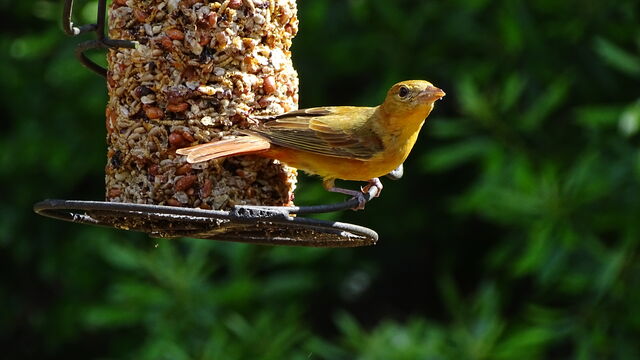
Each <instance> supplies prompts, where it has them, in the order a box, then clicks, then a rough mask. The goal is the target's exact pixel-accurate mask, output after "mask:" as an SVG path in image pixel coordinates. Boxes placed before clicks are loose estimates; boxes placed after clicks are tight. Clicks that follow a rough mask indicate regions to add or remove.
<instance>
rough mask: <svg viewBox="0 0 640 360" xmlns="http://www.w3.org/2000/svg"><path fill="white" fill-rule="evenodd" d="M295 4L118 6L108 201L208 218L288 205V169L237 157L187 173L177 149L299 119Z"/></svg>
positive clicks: (255, 0)
mask: <svg viewBox="0 0 640 360" xmlns="http://www.w3.org/2000/svg"><path fill="white" fill-rule="evenodd" d="M296 13H297V9H296V2H295V0H225V1H197V0H151V1H150V0H114V1H113V2H112V5H111V7H110V9H109V35H110V37H111V38H114V39H126V40H133V41H136V42H137V43H138V44H139V45H138V46H137V47H136V48H135V49H115V50H110V51H109V54H108V63H109V71H108V76H107V83H108V92H109V102H108V105H107V109H106V127H107V144H108V153H107V157H108V160H107V165H106V169H105V174H106V198H107V201H111V202H129V203H140V204H157V205H170V206H183V207H198V208H204V209H228V208H230V207H231V206H233V205H238V204H251V205H291V204H292V201H293V190H294V188H295V184H296V171H295V169H292V168H289V167H287V166H284V165H283V164H281V163H279V162H278V161H276V160H269V159H264V158H260V157H257V156H239V157H232V158H227V159H223V160H212V161H209V162H206V163H200V164H188V163H186V160H185V159H184V157H183V156H179V155H176V153H175V151H176V149H179V148H182V147H187V146H191V145H196V144H199V143H206V142H210V141H215V140H219V139H223V138H227V137H229V136H234V132H235V131H237V130H239V129H246V128H250V127H251V126H254V125H256V124H257V122H258V121H259V120H256V119H255V118H254V117H253V116H252V115H272V114H279V113H283V112H286V111H290V110H295V109H296V108H297V105H298V77H297V73H296V71H295V70H294V68H293V65H292V62H291V52H290V50H289V49H290V47H291V41H292V39H293V37H294V36H295V34H296V33H297V29H298V19H297V16H296Z"/></svg>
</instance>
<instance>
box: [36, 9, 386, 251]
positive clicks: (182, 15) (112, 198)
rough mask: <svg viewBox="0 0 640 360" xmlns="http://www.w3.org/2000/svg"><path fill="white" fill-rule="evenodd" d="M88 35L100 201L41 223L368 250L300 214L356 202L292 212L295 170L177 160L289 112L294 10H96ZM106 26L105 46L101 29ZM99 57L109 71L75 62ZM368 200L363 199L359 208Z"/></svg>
mask: <svg viewBox="0 0 640 360" xmlns="http://www.w3.org/2000/svg"><path fill="white" fill-rule="evenodd" d="M72 8H73V1H72V0H66V1H65V4H64V10H63V25H64V29H65V32H66V33H67V34H69V35H72V36H76V35H80V34H83V33H87V32H95V33H96V34H97V39H96V40H90V41H87V42H84V43H82V44H80V45H79V46H78V48H77V53H76V55H77V57H78V58H79V60H80V61H81V62H82V64H84V65H85V66H86V67H87V68H89V69H91V70H93V71H94V72H96V73H98V74H100V75H101V76H103V77H105V79H106V82H107V89H108V93H109V102H108V104H107V107H106V130H107V145H108V151H107V164H106V167H105V184H106V189H105V198H106V201H71V200H46V201H43V202H41V203H38V204H36V205H35V206H34V210H35V211H36V212H37V213H39V214H41V215H44V216H49V217H53V218H57V219H62V220H67V221H72V222H78V223H84V224H93V225H101V226H108V227H115V228H119V229H125V230H134V231H142V232H146V233H148V234H150V235H151V236H153V237H160V238H172V237H182V236H189V237H195V238H206V239H214V240H227V241H238V242H248V243H260V244H284V245H303V246H318V247H352V246H361V245H371V244H374V243H375V242H376V241H377V234H376V233H375V232H374V231H373V230H370V229H367V228H364V227H361V226H357V225H352V224H345V223H339V222H328V221H321V220H316V219H308V218H303V217H301V216H299V215H305V214H312V213H320V212H329V211H339V210H344V209H349V208H354V207H355V206H357V205H358V203H357V200H355V199H352V200H349V201H346V202H344V203H339V204H330V205H318V206H306V207H297V206H294V204H293V191H294V189H295V185H296V170H295V169H293V168H290V167H287V166H286V165H284V164H282V163H279V162H278V161H276V160H270V159H265V158H260V157H256V156H239V157H232V158H226V159H223V160H212V161H208V162H205V163H201V164H189V163H187V162H186V160H185V159H184V157H183V156H180V155H177V154H176V150H177V149H179V148H182V147H186V146H190V145H193V144H198V143H206V142H210V141H215V140H219V139H223V138H227V137H229V136H233V134H234V133H235V132H236V131H238V130H242V129H247V128H250V127H251V126H253V125H256V124H257V122H258V121H260V120H257V119H259V118H260V116H259V115H275V114H280V113H284V112H287V111H290V110H295V109H297V105H298V77H297V73H296V71H295V70H294V68H293V65H292V62H291V52H290V50H289V49H290V47H291V42H292V39H293V37H294V36H295V35H296V33H297V29H298V20H297V16H296V13H297V9H296V2H295V0H224V1H198V0H157V1H153V2H149V1H143V0H113V2H112V4H111V6H110V8H109V10H108V14H107V5H106V0H99V1H98V14H97V22H96V24H90V25H84V26H74V24H73V23H72V21H71V17H72ZM107 16H108V19H109V21H108V24H109V28H108V36H107V34H106V33H105V21H106V20H105V19H106V17H107ZM92 49H108V56H107V59H108V69H103V68H102V67H101V66H99V65H97V64H96V63H94V62H93V61H92V60H91V59H89V58H88V57H87V56H86V55H85V52H86V51H88V50H92ZM372 195H373V194H365V197H366V198H367V200H368V199H370V198H371V196H372Z"/></svg>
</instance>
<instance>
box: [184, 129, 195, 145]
mask: <svg viewBox="0 0 640 360" xmlns="http://www.w3.org/2000/svg"><path fill="white" fill-rule="evenodd" d="M182 137H183V138H184V139H185V140H187V141H188V142H190V143H192V142H194V141H196V139H194V138H193V135H191V134H189V133H188V132H187V131H183V132H182Z"/></svg>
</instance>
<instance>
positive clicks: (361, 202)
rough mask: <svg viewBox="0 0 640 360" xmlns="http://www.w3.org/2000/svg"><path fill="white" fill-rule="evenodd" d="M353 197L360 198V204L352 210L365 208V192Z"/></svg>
mask: <svg viewBox="0 0 640 360" xmlns="http://www.w3.org/2000/svg"><path fill="white" fill-rule="evenodd" d="M352 199H356V200H358V206H355V207H353V208H351V210H354V211H356V210H364V206H365V205H366V204H367V198H366V197H365V196H364V193H357V194H356V195H354V196H353V197H352Z"/></svg>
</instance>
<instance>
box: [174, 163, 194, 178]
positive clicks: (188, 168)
mask: <svg viewBox="0 0 640 360" xmlns="http://www.w3.org/2000/svg"><path fill="white" fill-rule="evenodd" d="M189 171H191V164H188V163H187V164H184V165H182V166H180V167H179V168H178V169H177V170H176V175H184V174H186V173H188V172H189Z"/></svg>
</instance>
